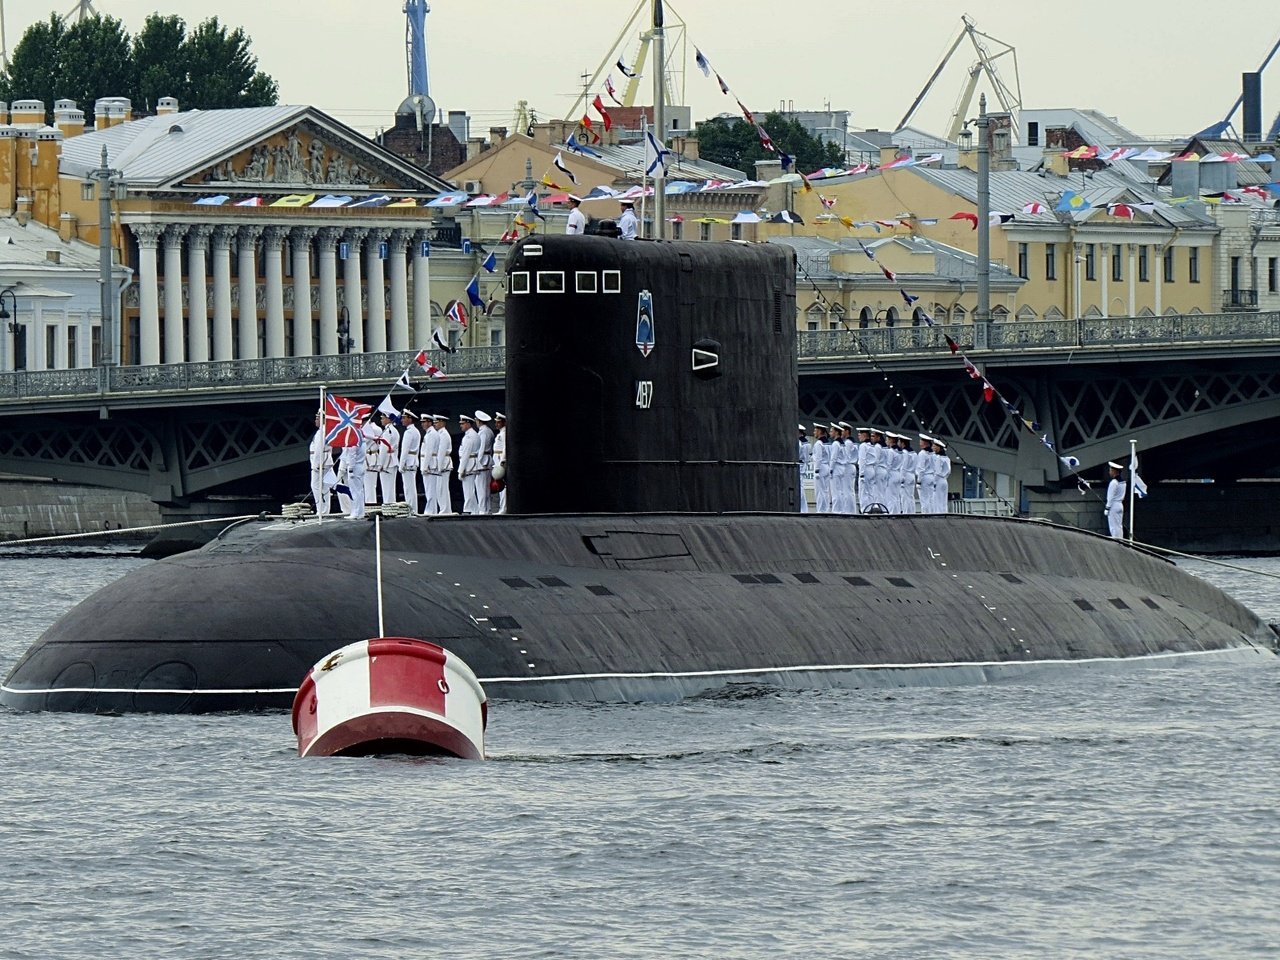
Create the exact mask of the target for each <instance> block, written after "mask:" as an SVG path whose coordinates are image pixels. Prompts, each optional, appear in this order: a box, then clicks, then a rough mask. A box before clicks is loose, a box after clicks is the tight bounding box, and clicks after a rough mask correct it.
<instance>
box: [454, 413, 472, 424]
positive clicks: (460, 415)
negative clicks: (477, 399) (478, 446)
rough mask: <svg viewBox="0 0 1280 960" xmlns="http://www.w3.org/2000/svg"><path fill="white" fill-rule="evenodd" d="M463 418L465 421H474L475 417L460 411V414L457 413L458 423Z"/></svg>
mask: <svg viewBox="0 0 1280 960" xmlns="http://www.w3.org/2000/svg"><path fill="white" fill-rule="evenodd" d="M463 420H465V421H466V422H467V423H475V422H476V418H475V417H468V416H467V415H466V414H465V413H462V414H459V415H458V422H459V423H461V422H462V421H463Z"/></svg>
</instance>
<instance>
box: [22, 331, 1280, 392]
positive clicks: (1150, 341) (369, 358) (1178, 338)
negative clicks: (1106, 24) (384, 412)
mask: <svg viewBox="0 0 1280 960" xmlns="http://www.w3.org/2000/svg"><path fill="white" fill-rule="evenodd" d="M948 337H950V338H951V339H952V340H954V341H955V342H956V343H957V344H958V345H959V346H960V348H961V349H963V350H965V351H966V352H973V353H977V354H985V355H987V356H990V355H993V354H995V355H1000V354H1003V355H1008V354H1012V353H1017V352H1018V351H1045V350H1054V349H1061V350H1063V351H1064V352H1065V351H1068V350H1080V349H1088V348H1090V347H1107V348H1109V349H1113V350H1114V349H1123V348H1125V347H1133V348H1150V347H1160V346H1192V347H1194V346H1209V345H1213V344H1224V343H1244V342H1255V343H1267V342H1271V343H1280V312H1267V313H1222V314H1180V315H1177V316H1150V317H1088V318H1084V319H1081V320H1011V321H1000V322H993V323H978V324H973V323H962V324H938V325H936V326H932V327H929V326H909V325H908V326H895V327H866V328H855V329H851V330H805V331H801V332H800V333H798V334H797V335H796V338H797V339H796V348H797V355H798V357H799V359H800V362H801V364H802V365H803V364H807V363H823V362H831V361H834V360H845V359H849V358H857V357H859V356H866V355H868V354H870V355H872V356H875V357H877V358H886V359H887V358H892V357H903V356H926V355H930V354H932V355H936V356H939V357H945V356H947V355H948V354H949V352H950V349H949V345H948V343H947V338H948ZM415 355H416V354H415V352H414V351H398V352H391V353H356V354H340V355H336V356H323V357H278V358H272V359H265V360H216V361H207V362H201V363H170V364H156V365H152V366H130V367H87V368H81V369H75V370H22V371H18V372H16V373H0V404H4V403H11V402H21V401H24V400H31V399H44V398H54V397H78V396H98V395H106V394H118V393H146V392H153V393H174V394H181V393H185V392H196V391H198V392H202V393H203V392H208V391H217V390H219V389H227V390H234V389H243V388H245V387H294V386H303V385H307V384H315V385H317V386H318V385H319V384H322V383H323V384H342V385H344V386H359V385H361V384H366V383H368V384H374V383H377V384H382V383H394V382H395V381H396V380H397V379H398V378H399V377H400V375H401V374H402V373H404V372H405V371H406V370H407V369H408V370H409V377H410V379H411V380H423V379H425V377H426V374H425V373H423V372H421V371H420V370H418V369H416V365H415V368H414V369H409V368H410V365H411V364H413V358H414V356H415ZM432 359H433V360H434V361H435V362H437V363H439V364H440V365H441V366H443V367H445V368H446V370H447V373H448V376H449V377H451V378H471V377H499V376H502V374H503V372H504V370H505V366H506V350H505V349H504V348H503V347H461V348H459V349H458V350H457V351H456V352H455V353H452V354H448V355H442V354H440V353H436V352H433V353H432Z"/></svg>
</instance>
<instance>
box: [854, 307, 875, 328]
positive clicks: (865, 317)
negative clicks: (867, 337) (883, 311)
mask: <svg viewBox="0 0 1280 960" xmlns="http://www.w3.org/2000/svg"><path fill="white" fill-rule="evenodd" d="M873 316H874V314H873V313H872V312H871V308H870V307H863V308H862V309H861V310H859V311H858V326H859V327H861V328H862V329H863V330H865V329H867V327H869V326H871V318H872V317H873Z"/></svg>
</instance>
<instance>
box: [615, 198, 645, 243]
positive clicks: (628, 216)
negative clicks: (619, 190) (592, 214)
mask: <svg viewBox="0 0 1280 960" xmlns="http://www.w3.org/2000/svg"><path fill="white" fill-rule="evenodd" d="M618 203H619V204H620V205H621V206H622V216H620V217H619V218H618V230H619V231H621V237H622V239H623V240H634V239H635V238H636V235H637V234H638V233H639V232H640V221H639V220H637V219H636V202H635V201H634V200H619V201H618Z"/></svg>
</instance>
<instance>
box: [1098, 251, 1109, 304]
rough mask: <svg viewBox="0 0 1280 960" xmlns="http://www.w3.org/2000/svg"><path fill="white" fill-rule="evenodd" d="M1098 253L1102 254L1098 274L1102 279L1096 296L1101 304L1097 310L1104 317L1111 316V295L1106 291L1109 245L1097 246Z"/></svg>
mask: <svg viewBox="0 0 1280 960" xmlns="http://www.w3.org/2000/svg"><path fill="white" fill-rule="evenodd" d="M1098 252H1099V253H1101V254H1102V270H1101V272H1100V273H1099V274H1098V275H1099V276H1100V277H1101V278H1102V287H1101V290H1100V292H1099V294H1098V299H1099V300H1101V301H1102V302H1101V303H1100V304H1098V308H1099V309H1100V310H1101V311H1102V315H1103V316H1104V317H1109V316H1111V294H1110V292H1109V290H1108V284H1109V283H1110V280H1111V244H1109V243H1100V244H1098Z"/></svg>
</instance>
